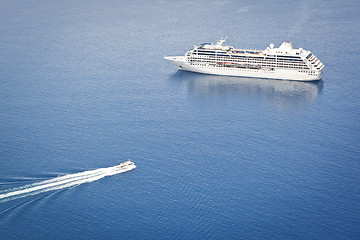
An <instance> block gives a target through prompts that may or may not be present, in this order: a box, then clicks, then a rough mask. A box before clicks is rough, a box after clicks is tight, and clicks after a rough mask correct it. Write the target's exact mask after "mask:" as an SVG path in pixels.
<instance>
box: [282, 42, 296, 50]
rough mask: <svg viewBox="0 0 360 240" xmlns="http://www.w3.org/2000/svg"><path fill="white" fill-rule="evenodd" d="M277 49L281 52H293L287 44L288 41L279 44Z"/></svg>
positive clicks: (289, 44) (288, 43)
mask: <svg viewBox="0 0 360 240" xmlns="http://www.w3.org/2000/svg"><path fill="white" fill-rule="evenodd" d="M279 49H280V50H282V51H285V52H292V51H293V50H294V49H293V47H292V44H291V42H288V41H286V42H283V43H282V44H281V46H280V47H279Z"/></svg>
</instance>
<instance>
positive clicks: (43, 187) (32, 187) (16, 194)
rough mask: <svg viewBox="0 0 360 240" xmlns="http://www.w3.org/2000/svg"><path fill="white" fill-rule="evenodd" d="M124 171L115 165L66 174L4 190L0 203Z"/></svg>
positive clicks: (1, 193) (0, 196)
mask: <svg viewBox="0 0 360 240" xmlns="http://www.w3.org/2000/svg"><path fill="white" fill-rule="evenodd" d="M125 171H126V170H123V171H119V169H117V168H116V167H108V168H99V169H95V170H89V171H84V172H80V173H74V174H67V175H64V176H60V177H56V178H52V179H49V180H46V181H42V182H37V183H32V184H28V185H25V186H22V187H17V188H13V189H8V190H4V191H1V192H0V203H1V202H7V201H10V200H14V199H18V198H23V197H27V196H33V195H36V194H40V193H44V192H49V191H53V190H60V189H64V188H69V187H73V186H78V185H80V184H83V183H88V182H93V181H96V180H99V179H102V178H104V177H107V176H111V175H115V174H118V173H122V172H125Z"/></svg>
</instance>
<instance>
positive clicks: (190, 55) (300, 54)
mask: <svg viewBox="0 0 360 240" xmlns="http://www.w3.org/2000/svg"><path fill="white" fill-rule="evenodd" d="M225 40H226V38H225V39H222V40H220V41H218V42H217V43H216V44H213V43H203V44H200V45H198V46H194V48H193V49H190V50H189V51H187V52H186V54H185V56H172V57H164V58H165V59H166V60H168V61H170V62H171V63H172V64H174V65H175V66H176V67H178V68H179V69H181V70H186V71H191V72H198V73H206V74H215V75H228V76H239V77H254V78H273V79H284V80H294V81H315V80H320V79H321V74H322V73H323V70H324V64H323V63H321V62H320V60H319V59H318V58H317V57H316V56H315V55H314V54H312V53H311V52H310V51H307V50H304V49H302V48H299V49H294V48H293V47H292V44H291V42H287V41H286V42H283V44H281V46H280V47H278V48H275V47H274V44H270V46H269V47H267V48H266V49H265V50H249V49H235V48H233V47H232V46H225V45H223V43H224V42H225Z"/></svg>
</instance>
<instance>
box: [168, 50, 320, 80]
mask: <svg viewBox="0 0 360 240" xmlns="http://www.w3.org/2000/svg"><path fill="white" fill-rule="evenodd" d="M164 58H165V59H166V60H168V61H169V62H171V63H172V64H173V65H174V66H176V67H177V68H178V69H180V70H185V71H190V72H197V73H204V74H213V75H223V76H236V77H253V78H269V79H280V80H291V81H318V80H320V79H321V75H322V71H315V72H312V73H309V71H302V70H297V69H282V68H268V69H251V68H238V67H223V66H216V65H211V64H193V65H191V64H190V63H188V62H186V61H185V57H184V56H176V57H164Z"/></svg>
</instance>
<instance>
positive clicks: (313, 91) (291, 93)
mask: <svg viewBox="0 0 360 240" xmlns="http://www.w3.org/2000/svg"><path fill="white" fill-rule="evenodd" d="M170 80H171V81H173V82H178V83H181V84H182V86H183V87H184V88H185V89H186V91H187V92H188V94H189V96H190V97H193V98H209V99H227V98H229V97H230V98H231V97H236V96H239V97H245V98H248V99H249V100H254V101H256V100H263V101H265V102H267V103H270V104H276V105H280V106H282V107H286V106H288V107H290V106H296V105H302V104H304V103H307V102H311V101H313V100H315V99H316V98H317V96H318V95H319V93H320V92H321V90H322V88H323V81H321V80H320V81H314V82H300V81H284V80H274V79H259V78H242V77H230V76H217V75H207V74H200V73H193V72H187V71H181V70H178V71H177V72H176V73H174V74H173V75H171V77H170Z"/></svg>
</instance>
